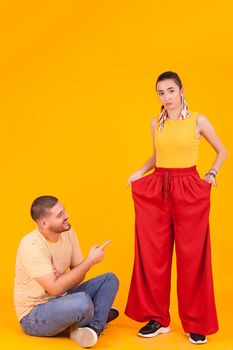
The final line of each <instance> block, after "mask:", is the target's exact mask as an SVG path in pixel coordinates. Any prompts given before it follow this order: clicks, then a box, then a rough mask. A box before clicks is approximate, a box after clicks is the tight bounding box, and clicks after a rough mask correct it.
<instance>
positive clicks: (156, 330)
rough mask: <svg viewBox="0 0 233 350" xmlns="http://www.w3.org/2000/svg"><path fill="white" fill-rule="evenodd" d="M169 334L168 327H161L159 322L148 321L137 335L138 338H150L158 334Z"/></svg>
mask: <svg viewBox="0 0 233 350" xmlns="http://www.w3.org/2000/svg"><path fill="white" fill-rule="evenodd" d="M168 332H170V327H163V326H162V325H161V324H160V323H159V322H157V321H154V320H150V321H149V322H148V323H147V324H146V325H145V326H144V327H142V328H141V329H140V330H139V332H138V335H139V336H140V337H145V338H151V337H156V336H157V335H158V334H160V333H168Z"/></svg>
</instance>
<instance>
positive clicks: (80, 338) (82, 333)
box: [70, 325, 98, 348]
mask: <svg viewBox="0 0 233 350" xmlns="http://www.w3.org/2000/svg"><path fill="white" fill-rule="evenodd" d="M70 339H72V340H74V341H75V342H76V343H78V345H80V346H81V347H83V348H89V347H91V346H93V345H95V344H96V343H97V341H98V334H97V332H96V330H94V329H93V328H91V327H80V328H79V327H78V326H75V325H73V326H72V327H71V329H70Z"/></svg>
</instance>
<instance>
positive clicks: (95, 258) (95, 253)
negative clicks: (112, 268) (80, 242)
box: [88, 239, 111, 264]
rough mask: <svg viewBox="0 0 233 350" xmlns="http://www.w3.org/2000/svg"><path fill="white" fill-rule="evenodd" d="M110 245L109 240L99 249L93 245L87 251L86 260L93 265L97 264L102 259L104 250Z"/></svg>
mask: <svg viewBox="0 0 233 350" xmlns="http://www.w3.org/2000/svg"><path fill="white" fill-rule="evenodd" d="M109 243H111V239H109V240H108V241H106V242H105V243H103V244H102V245H101V246H100V247H99V246H98V245H97V244H95V245H94V246H93V247H92V248H91V249H90V251H89V254H88V258H89V259H90V260H91V261H92V262H93V264H98V263H99V262H101V261H102V260H103V258H104V248H105V247H106V246H107V245H109Z"/></svg>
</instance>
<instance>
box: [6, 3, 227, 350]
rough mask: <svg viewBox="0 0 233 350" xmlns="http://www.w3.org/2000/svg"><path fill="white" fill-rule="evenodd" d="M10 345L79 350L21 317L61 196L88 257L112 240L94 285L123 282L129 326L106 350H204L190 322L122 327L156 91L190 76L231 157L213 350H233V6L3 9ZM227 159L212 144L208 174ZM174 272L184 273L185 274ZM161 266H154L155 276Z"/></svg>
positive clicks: (222, 189) (216, 249) (221, 219)
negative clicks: (45, 215) (20, 255)
mask: <svg viewBox="0 0 233 350" xmlns="http://www.w3.org/2000/svg"><path fill="white" fill-rule="evenodd" d="M0 28H1V29H0V74H1V75H0V77H1V82H0V99H1V102H0V115H1V116H0V117H1V124H0V125H1V138H0V143H1V147H0V149H1V197H0V198H1V252H0V269H1V272H0V278H1V288H0V293H1V295H0V304H1V307H0V319H1V321H0V334H1V343H2V345H4V346H5V347H8V348H11V347H12V348H17V349H31V348H34V349H42V348H44V347H47V348H50V349H56V350H57V349H63V348H67V347H69V348H70V349H75V348H77V345H76V344H75V343H73V342H71V341H70V340H68V339H65V338H58V339H57V338H53V339H46V338H34V337H29V336H26V335H25V334H23V332H22V331H21V330H20V328H19V325H18V323H17V321H16V318H15V314H14V307H13V297H12V296H13V280H14V266H15V255H16V250H17V247H18V244H19V241H20V239H21V238H22V237H23V236H24V235H25V234H27V233H28V232H30V231H31V230H32V229H33V228H34V223H33V222H32V220H31V219H30V216H29V208H30V205H31V202H32V201H33V200H34V198H35V197H37V196H39V195H43V194H51V195H55V196H57V197H58V198H59V199H60V200H61V201H62V202H63V203H64V204H65V206H66V209H67V211H68V213H69V215H70V222H71V223H72V225H73V227H74V228H75V230H76V232H77V235H78V237H79V240H80V243H81V247H82V250H83V252H84V254H85V255H86V254H87V253H88V250H89V248H90V247H91V245H93V244H94V243H98V244H101V243H103V242H104V241H105V240H107V239H109V238H111V239H112V243H111V245H109V246H108V247H107V248H106V256H105V260H104V262H102V263H101V264H99V265H97V266H95V267H94V268H93V269H92V270H91V272H90V273H89V274H88V276H87V277H88V278H90V277H92V276H94V275H96V274H100V273H102V272H107V271H114V272H115V273H116V274H117V275H118V277H119V279H120V283H121V285H120V290H119V293H118V296H117V299H116V302H115V305H117V306H118V307H119V308H120V311H121V317H120V318H119V319H118V320H117V321H116V322H114V324H112V325H110V326H109V329H108V330H107V331H106V332H105V333H106V334H105V336H104V337H101V339H100V341H99V343H98V344H97V346H96V348H99V349H101V348H104V349H108V348H116V349H129V348H134V349H147V348H148V349H152V348H153V349H154V348H156V349H186V348H187V349H189V348H190V349H191V348H195V346H194V345H192V344H189V343H188V342H187V339H186V336H185V335H184V333H183V330H182V328H181V324H180V321H179V319H178V314H177V301H176V271H175V267H173V277H172V294H171V316H172V328H173V332H172V333H170V334H168V335H166V336H160V337H158V338H154V339H140V338H138V337H136V335H135V334H136V331H137V329H138V327H139V324H137V323H136V322H133V321H131V320H129V319H128V318H127V317H126V316H124V315H123V311H124V307H125V303H126V299H127V293H128V287H129V283H130V278H131V271H132V264H133V256H134V211H133V202H132V199H131V193H130V189H126V188H125V184H126V182H127V179H128V177H129V175H130V174H131V173H132V172H134V171H135V170H136V169H137V168H138V167H139V166H141V165H142V164H143V163H144V162H145V160H146V159H147V158H148V157H149V156H150V155H151V152H152V144H151V139H150V130H149V124H150V119H151V118H152V117H153V116H154V115H156V114H158V112H159V110H160V105H159V102H158V101H157V98H156V95H155V88H154V84H155V80H156V78H157V76H158V75H159V74H160V73H161V72H163V71H165V70H174V71H176V72H178V73H179V74H180V76H181V79H182V81H183V84H184V87H185V96H186V99H187V101H188V104H189V107H190V109H191V110H193V111H199V112H201V113H202V114H204V115H206V116H207V118H209V119H210V121H211V122H212V124H213V125H214V126H215V128H216V130H217V132H218V134H219V136H220V137H221V139H222V141H223V143H224V144H225V146H226V148H227V150H228V157H227V160H226V162H225V164H224V166H223V168H222V169H221V171H220V174H219V175H218V187H217V188H213V189H212V195H211V196H212V210H211V218H210V219H211V236H212V259H213V271H214V281H215V295H216V302H217V307H218V315H219V322H220V331H219V332H218V333H217V334H216V335H213V336H211V337H209V343H208V344H207V345H206V346H205V348H206V349H221V350H232V349H233V337H232V335H231V334H232V326H231V323H232V314H233V307H232V293H233V282H232V280H233V279H232V251H233V250H232V243H233V238H232V237H233V236H232V199H233V186H232V173H233V167H232V145H233V141H232V140H233V136H232V135H233V134H232V127H233V121H232V118H233V115H232V110H233V109H232V101H233V98H232V96H233V95H232V91H233V90H232V85H233V73H232V59H233V43H232V35H233V30H232V29H233V28H232V9H231V1H230V0H228V1H227V0H223V1H221V2H219V1H210V0H207V1H200V0H196V1H191V2H189V1H185V0H180V1H178V2H177V1H171V0H167V1H165V2H162V1H154V0H153V1H152V0H151V1H148V0H144V1H131V0H130V1H127V0H126V1H123V0H118V1H109V0H99V1H94V0H92V1H91V0H86V1H81V0H77V1H71V0H60V1H59V0H57V1H55V0H54V1H52V0H51V1H27V0H21V1H18V0H16V1H13V0H9V1H1V2H0ZM214 157H215V153H214V151H213V150H212V149H211V147H210V146H209V145H208V144H207V142H205V141H204V139H203V140H202V143H201V147H200V157H199V167H198V168H199V171H200V173H201V175H203V174H204V172H205V171H206V170H208V169H209V168H210V166H211V164H212V161H213V159H214ZM173 265H175V264H173ZM152 268H153V261H152V262H151V269H152Z"/></svg>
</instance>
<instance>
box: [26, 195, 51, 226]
mask: <svg viewBox="0 0 233 350" xmlns="http://www.w3.org/2000/svg"><path fill="white" fill-rule="evenodd" d="M57 202H58V199H57V198H56V197H53V196H40V197H38V198H36V199H35V200H34V201H33V203H32V206H31V211H30V213H31V217H32V219H33V220H34V221H37V220H39V219H41V218H42V217H43V216H45V215H46V214H47V211H48V209H51V208H53V207H54V205H56V204H57Z"/></svg>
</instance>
